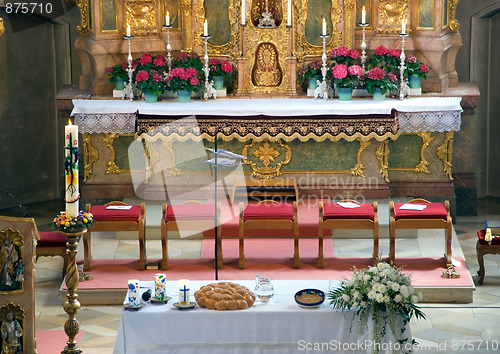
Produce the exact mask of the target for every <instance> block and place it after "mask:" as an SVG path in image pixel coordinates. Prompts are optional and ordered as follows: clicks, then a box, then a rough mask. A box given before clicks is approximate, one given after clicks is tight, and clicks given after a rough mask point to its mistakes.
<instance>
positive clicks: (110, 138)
mask: <svg viewBox="0 0 500 354" xmlns="http://www.w3.org/2000/svg"><path fill="white" fill-rule="evenodd" d="M119 136H120V134H106V135H105V136H103V137H102V140H103V141H104V142H105V143H106V144H107V145H108V148H109V149H110V150H111V153H112V156H111V161H109V162H108V163H107V164H106V166H108V169H107V170H106V172H105V173H106V174H107V175H109V174H110V173H121V172H122V170H121V169H120V168H119V167H118V166H117V165H116V163H115V159H116V151H115V147H114V146H113V142H114V141H115V139H116V138H118V137H119Z"/></svg>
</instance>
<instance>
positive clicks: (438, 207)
mask: <svg viewBox="0 0 500 354" xmlns="http://www.w3.org/2000/svg"><path fill="white" fill-rule="evenodd" d="M404 204H406V203H396V204H394V219H396V220H398V219H444V220H446V219H447V218H448V212H447V211H446V207H445V206H444V204H443V203H421V204H419V203H411V204H415V205H425V206H426V208H425V209H424V210H404V209H403V210H401V209H399V208H400V207H401V206H403V205H404Z"/></svg>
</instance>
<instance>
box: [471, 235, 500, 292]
mask: <svg viewBox="0 0 500 354" xmlns="http://www.w3.org/2000/svg"><path fill="white" fill-rule="evenodd" d="M485 235H486V230H485V229H479V230H477V242H476V253H477V262H478V263H479V270H478V271H477V274H478V275H479V280H478V282H479V284H480V285H482V284H483V280H484V274H485V269H484V259H483V257H484V255H485V254H500V237H494V238H493V239H492V240H491V242H488V241H486V240H485V239H484V237H485Z"/></svg>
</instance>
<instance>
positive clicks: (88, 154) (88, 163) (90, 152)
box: [82, 133, 99, 182]
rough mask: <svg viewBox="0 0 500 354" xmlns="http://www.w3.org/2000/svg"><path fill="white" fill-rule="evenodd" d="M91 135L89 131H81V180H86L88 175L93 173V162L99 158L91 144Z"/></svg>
mask: <svg viewBox="0 0 500 354" xmlns="http://www.w3.org/2000/svg"><path fill="white" fill-rule="evenodd" d="M90 137H91V135H90V134H89V133H83V134H82V138H83V158H84V160H85V161H84V165H83V182H87V179H88V178H89V176H90V175H92V174H94V172H93V171H92V168H93V167H94V163H95V162H96V161H97V160H99V152H98V151H97V149H96V148H95V147H94V146H92V141H91V140H90Z"/></svg>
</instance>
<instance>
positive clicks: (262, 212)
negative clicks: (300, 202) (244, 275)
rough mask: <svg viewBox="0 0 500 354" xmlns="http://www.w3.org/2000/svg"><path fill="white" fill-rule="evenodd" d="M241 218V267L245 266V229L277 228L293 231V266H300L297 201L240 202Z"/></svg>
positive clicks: (239, 263) (239, 264) (239, 265)
mask: <svg viewBox="0 0 500 354" xmlns="http://www.w3.org/2000/svg"><path fill="white" fill-rule="evenodd" d="M239 205H240V218H239V262H238V267H239V268H240V269H244V268H245V231H246V230H252V229H253V230H267V229H269V230H272V229H274V230H277V229H288V230H292V231H293V239H294V255H293V267H294V268H300V261H299V222H298V219H297V203H296V202H293V203H280V202H276V201H272V200H263V201H261V202H259V203H249V204H247V205H246V206H244V204H243V203H241V202H240V204H239Z"/></svg>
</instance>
